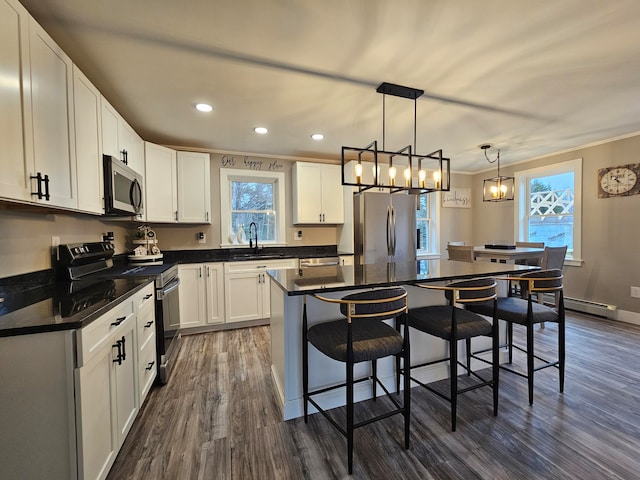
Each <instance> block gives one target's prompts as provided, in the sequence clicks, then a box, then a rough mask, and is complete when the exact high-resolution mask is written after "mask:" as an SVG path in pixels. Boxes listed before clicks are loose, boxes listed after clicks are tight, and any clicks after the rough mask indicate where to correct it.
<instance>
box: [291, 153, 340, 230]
mask: <svg viewBox="0 0 640 480" xmlns="http://www.w3.org/2000/svg"><path fill="white" fill-rule="evenodd" d="M292 183H293V203H294V208H293V223H294V224H305V223H310V224H318V223H327V224H340V223H344V203H343V192H342V179H341V173H340V166H338V165H326V164H321V163H307V162H296V163H295V164H294V165H293V181H292Z"/></svg>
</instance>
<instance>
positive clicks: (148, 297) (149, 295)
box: [144, 293, 153, 300]
mask: <svg viewBox="0 0 640 480" xmlns="http://www.w3.org/2000/svg"><path fill="white" fill-rule="evenodd" d="M151 297H153V293H148V294H147V295H145V296H144V300H149V299H150V298H151Z"/></svg>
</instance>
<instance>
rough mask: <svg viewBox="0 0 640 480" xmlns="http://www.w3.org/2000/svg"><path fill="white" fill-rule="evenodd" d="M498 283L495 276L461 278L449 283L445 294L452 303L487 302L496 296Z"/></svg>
mask: <svg viewBox="0 0 640 480" xmlns="http://www.w3.org/2000/svg"><path fill="white" fill-rule="evenodd" d="M496 285H497V283H496V280H495V278H493V277H481V278H472V279H470V280H461V281H459V282H452V283H450V284H448V285H447V286H446V287H445V289H444V295H445V298H446V299H447V300H448V301H449V303H450V304H453V303H462V304H464V303H474V302H486V301H487V300H492V299H494V298H496V296H497V293H496Z"/></svg>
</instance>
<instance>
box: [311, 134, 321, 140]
mask: <svg viewBox="0 0 640 480" xmlns="http://www.w3.org/2000/svg"><path fill="white" fill-rule="evenodd" d="M311 138H313V139H314V140H322V139H323V138H324V135H323V134H321V133H314V134H313V135H311Z"/></svg>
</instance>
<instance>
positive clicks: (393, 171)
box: [389, 167, 396, 185]
mask: <svg viewBox="0 0 640 480" xmlns="http://www.w3.org/2000/svg"><path fill="white" fill-rule="evenodd" d="M389 184H390V185H395V184H396V167H389Z"/></svg>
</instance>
